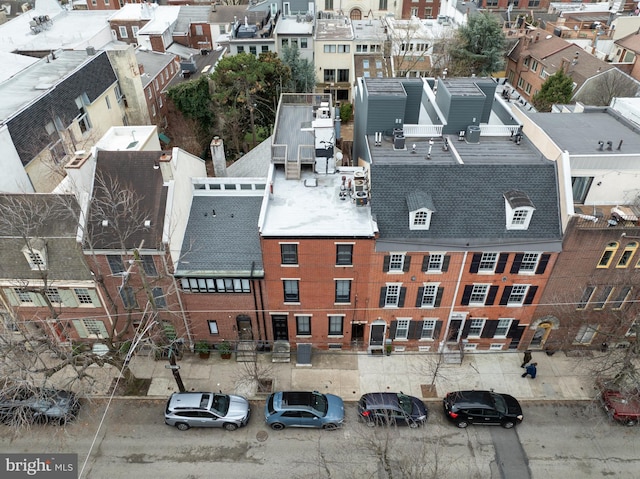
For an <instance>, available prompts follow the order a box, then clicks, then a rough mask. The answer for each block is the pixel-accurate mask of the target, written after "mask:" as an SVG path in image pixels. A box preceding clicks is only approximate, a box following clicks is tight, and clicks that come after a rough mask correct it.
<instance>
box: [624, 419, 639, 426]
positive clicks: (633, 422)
mask: <svg viewBox="0 0 640 479" xmlns="http://www.w3.org/2000/svg"><path fill="white" fill-rule="evenodd" d="M636 424H638V421H636V420H635V419H627V420H626V421H625V422H624V425H625V426H635V425H636Z"/></svg>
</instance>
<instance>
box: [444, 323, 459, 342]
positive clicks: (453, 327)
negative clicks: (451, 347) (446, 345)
mask: <svg viewBox="0 0 640 479" xmlns="http://www.w3.org/2000/svg"><path fill="white" fill-rule="evenodd" d="M461 325H462V320H460V319H454V320H452V321H451V323H450V325H449V326H450V327H449V337H448V338H447V341H455V340H456V339H457V338H458V332H459V331H460V326H461Z"/></svg>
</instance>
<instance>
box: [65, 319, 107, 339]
mask: <svg viewBox="0 0 640 479" xmlns="http://www.w3.org/2000/svg"><path fill="white" fill-rule="evenodd" d="M73 325H74V327H75V328H76V331H77V332H78V336H80V337H81V338H88V337H94V338H106V337H107V328H105V326H104V324H103V323H102V321H100V320H97V319H74V320H73Z"/></svg>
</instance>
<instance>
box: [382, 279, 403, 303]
mask: <svg viewBox="0 0 640 479" xmlns="http://www.w3.org/2000/svg"><path fill="white" fill-rule="evenodd" d="M399 299H400V284H387V291H386V295H385V298H384V305H385V307H386V306H398V301H399Z"/></svg>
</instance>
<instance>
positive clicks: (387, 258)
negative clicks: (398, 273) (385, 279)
mask: <svg viewBox="0 0 640 479" xmlns="http://www.w3.org/2000/svg"><path fill="white" fill-rule="evenodd" d="M390 262H391V256H390V255H387V256H385V257H384V261H383V263H382V272H383V273H388V272H389V263H390Z"/></svg>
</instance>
